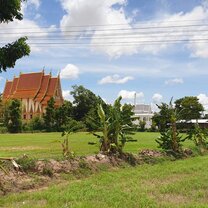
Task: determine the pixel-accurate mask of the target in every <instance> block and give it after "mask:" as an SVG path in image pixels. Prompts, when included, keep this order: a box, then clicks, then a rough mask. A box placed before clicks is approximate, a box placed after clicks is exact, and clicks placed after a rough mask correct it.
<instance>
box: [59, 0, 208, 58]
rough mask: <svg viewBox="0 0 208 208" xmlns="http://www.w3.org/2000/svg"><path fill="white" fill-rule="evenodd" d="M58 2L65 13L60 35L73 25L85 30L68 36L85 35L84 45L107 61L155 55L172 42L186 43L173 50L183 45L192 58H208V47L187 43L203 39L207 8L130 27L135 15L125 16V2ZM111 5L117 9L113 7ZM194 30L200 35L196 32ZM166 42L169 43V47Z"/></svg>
mask: <svg viewBox="0 0 208 208" xmlns="http://www.w3.org/2000/svg"><path fill="white" fill-rule="evenodd" d="M61 2H62V7H63V8H64V10H65V11H66V14H65V15H64V16H63V18H62V20H61V29H62V31H63V33H64V31H66V30H69V29H68V28H70V27H71V28H73V26H74V25H79V26H85V27H81V28H76V30H77V32H75V33H74V32H73V33H72V34H71V35H74V36H75V37H76V36H79V37H83V36H86V34H87V36H88V37H91V40H89V41H88V42H87V43H89V45H90V46H91V48H92V49H93V51H95V52H101V53H105V54H107V55H108V56H110V57H111V58H117V57H120V56H122V55H132V54H135V53H147V54H157V53H159V52H161V51H164V50H166V49H167V48H169V47H172V46H175V45H176V43H174V41H175V40H186V41H185V42H183V43H182V44H179V45H178V44H177V48H179V47H180V46H181V45H185V47H186V48H187V49H188V50H190V52H191V54H192V56H197V57H202V58H207V57H208V43H205V42H199V41H191V40H192V39H203V38H205V37H206V36H207V35H208V26H207V24H204V23H206V22H207V21H208V7H207V6H206V5H205V4H203V3H202V4H201V5H199V6H196V7H195V8H194V9H193V10H192V11H190V12H186V13H185V12H179V13H175V14H171V15H167V14H165V15H164V14H162V15H159V16H160V18H155V19H152V20H149V21H147V22H136V24H134V25H133V24H132V23H133V22H135V19H134V16H135V14H134V10H133V11H132V13H133V14H131V13H128V14H131V16H129V15H128V14H127V13H126V11H125V6H126V4H127V0H102V1H94V0H88V1H86V0H61ZM115 4H116V5H119V6H118V7H114V5H115ZM192 21H197V22H196V23H195V24H198V25H202V26H200V27H195V26H192V25H193V24H194V22H192ZM187 24H188V25H190V26H189V27H185V28H184V27H183V26H184V25H187ZM90 25H106V26H105V27H104V26H102V27H98V26H96V27H93V30H92V27H90ZM112 25H114V26H112ZM115 25H117V26H115ZM175 26H179V27H175ZM118 29H122V30H118ZM198 30H203V31H202V32H197V31H198ZM161 31H162V32H161ZM67 35H69V33H68V32H67ZM170 40H173V43H171V42H170ZM168 41H169V43H167V42H168ZM85 43H86V42H85ZM158 43H159V44H158Z"/></svg>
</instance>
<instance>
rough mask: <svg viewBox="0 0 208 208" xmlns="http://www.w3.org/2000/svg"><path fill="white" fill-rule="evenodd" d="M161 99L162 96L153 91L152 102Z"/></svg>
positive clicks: (158, 101) (157, 102)
mask: <svg viewBox="0 0 208 208" xmlns="http://www.w3.org/2000/svg"><path fill="white" fill-rule="evenodd" d="M162 100H163V96H162V95H161V94H159V93H155V94H154V95H153V96H152V101H153V103H155V104H160V103H161V102H162Z"/></svg>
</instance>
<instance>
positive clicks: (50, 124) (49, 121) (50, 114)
mask: <svg viewBox="0 0 208 208" xmlns="http://www.w3.org/2000/svg"><path fill="white" fill-rule="evenodd" d="M54 105H55V101H54V98H53V97H52V98H51V99H50V100H49V101H48V105H47V107H46V113H45V114H44V116H43V119H44V124H45V128H46V130H47V131H48V132H51V131H54V127H55V106H54Z"/></svg>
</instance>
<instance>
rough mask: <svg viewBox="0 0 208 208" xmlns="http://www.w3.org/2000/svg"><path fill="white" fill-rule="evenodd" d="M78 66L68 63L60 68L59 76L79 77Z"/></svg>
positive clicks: (65, 77) (66, 77)
mask: <svg viewBox="0 0 208 208" xmlns="http://www.w3.org/2000/svg"><path fill="white" fill-rule="evenodd" d="M79 73H80V71H79V68H78V67H77V66H75V65H73V64H68V65H66V67H65V68H64V69H62V70H61V73H60V77H61V78H62V79H77V78H78V77H79Z"/></svg>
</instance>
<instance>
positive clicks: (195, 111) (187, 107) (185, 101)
mask: <svg viewBox="0 0 208 208" xmlns="http://www.w3.org/2000/svg"><path fill="white" fill-rule="evenodd" d="M175 108H176V109H177V111H178V112H180V114H181V119H182V120H191V119H198V118H200V117H201V113H202V112H203V111H204V107H203V105H202V104H201V103H199V99H198V98H197V97H193V96H189V97H184V98H181V99H178V100H176V101H175Z"/></svg>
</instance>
